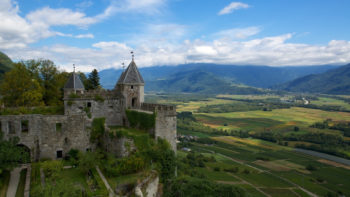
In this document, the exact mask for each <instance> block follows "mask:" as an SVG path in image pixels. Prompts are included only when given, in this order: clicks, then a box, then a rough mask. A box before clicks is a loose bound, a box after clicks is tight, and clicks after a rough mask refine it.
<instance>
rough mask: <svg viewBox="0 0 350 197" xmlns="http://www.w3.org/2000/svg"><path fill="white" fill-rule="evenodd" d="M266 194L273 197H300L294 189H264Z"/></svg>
mask: <svg viewBox="0 0 350 197" xmlns="http://www.w3.org/2000/svg"><path fill="white" fill-rule="evenodd" d="M261 190H263V191H264V192H265V193H267V194H269V195H271V196H272V197H275V196H276V197H294V196H298V195H297V194H296V193H294V192H293V190H292V189H279V188H262V189H261Z"/></svg>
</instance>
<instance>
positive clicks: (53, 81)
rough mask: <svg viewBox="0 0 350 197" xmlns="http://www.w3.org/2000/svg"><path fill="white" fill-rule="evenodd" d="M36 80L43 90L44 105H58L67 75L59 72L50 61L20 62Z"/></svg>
mask: <svg viewBox="0 0 350 197" xmlns="http://www.w3.org/2000/svg"><path fill="white" fill-rule="evenodd" d="M21 63H22V64H24V65H25V66H26V68H27V69H28V70H29V72H30V73H31V75H32V77H33V78H35V79H37V80H38V81H39V83H40V85H41V87H42V88H43V101H44V103H45V105H60V104H62V98H63V86H64V84H65V83H66V81H67V79H68V77H69V74H68V73H66V72H60V71H59V70H58V69H57V67H56V65H55V64H54V63H53V62H52V61H51V60H28V61H24V62H21Z"/></svg>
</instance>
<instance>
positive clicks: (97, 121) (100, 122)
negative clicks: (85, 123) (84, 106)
mask: <svg viewBox="0 0 350 197" xmlns="http://www.w3.org/2000/svg"><path fill="white" fill-rule="evenodd" d="M104 132H105V118H94V119H93V121H92V128H91V135H90V141H91V142H92V143H96V144H97V146H99V147H100V146H101V145H102V143H103V142H102V137H103V134H104Z"/></svg>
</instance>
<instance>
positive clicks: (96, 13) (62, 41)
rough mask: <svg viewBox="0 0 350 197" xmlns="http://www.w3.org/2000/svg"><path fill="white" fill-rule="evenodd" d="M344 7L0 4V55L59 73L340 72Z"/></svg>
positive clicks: (112, 0) (345, 49) (348, 41)
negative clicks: (328, 68) (188, 69)
mask: <svg viewBox="0 0 350 197" xmlns="http://www.w3.org/2000/svg"><path fill="white" fill-rule="evenodd" d="M349 8H350V1H349V0H264V1H262V0H245V1H230V0H0V51H2V52H4V53H6V54H7V55H8V56H9V57H10V58H11V59H13V60H15V61H19V60H27V59H50V60H52V61H54V62H55V63H56V65H58V66H59V67H60V68H61V69H63V70H67V71H71V70H72V69H73V66H72V65H73V64H75V65H76V67H77V70H80V71H83V72H89V71H91V70H92V69H93V68H96V69H98V70H103V69H107V68H116V69H118V68H121V66H122V63H123V62H125V64H128V63H129V62H130V60H131V54H130V52H131V51H134V54H135V61H136V64H137V65H138V67H149V66H158V65H159V66H162V65H179V64H186V63H216V64H232V65H268V66H305V65H324V64H335V65H344V64H347V63H350V22H349V19H350V12H349Z"/></svg>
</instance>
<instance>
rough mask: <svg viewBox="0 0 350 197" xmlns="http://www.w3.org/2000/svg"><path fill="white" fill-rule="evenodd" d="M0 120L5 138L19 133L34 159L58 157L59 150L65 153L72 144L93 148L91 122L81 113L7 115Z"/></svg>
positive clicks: (76, 147) (84, 148) (75, 147)
mask: <svg viewBox="0 0 350 197" xmlns="http://www.w3.org/2000/svg"><path fill="white" fill-rule="evenodd" d="M0 121H1V130H2V131H3V133H4V137H5V139H9V138H12V137H19V139H20V141H19V144H23V145H25V146H27V147H28V148H29V149H30V152H31V159H32V160H33V161H36V160H39V159H42V158H51V159H55V158H57V154H58V152H57V151H62V152H61V153H62V157H64V156H65V155H66V153H67V152H68V151H69V150H70V149H72V148H74V149H78V150H80V151H84V152H85V151H86V149H88V148H91V145H90V142H89V138H90V133H89V132H87V130H88V129H87V128H86V127H89V125H86V123H88V122H87V121H86V119H85V117H84V116H82V115H71V116H65V115H37V114H32V115H8V116H0ZM25 122H27V124H24V123H25ZM25 125H27V126H25ZM26 128H28V129H26Z"/></svg>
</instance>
